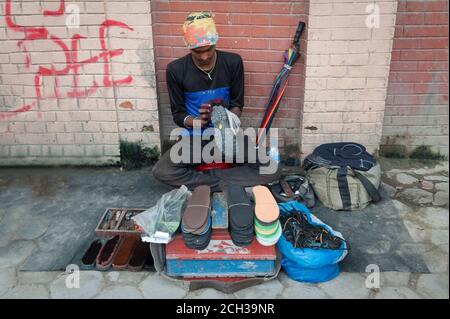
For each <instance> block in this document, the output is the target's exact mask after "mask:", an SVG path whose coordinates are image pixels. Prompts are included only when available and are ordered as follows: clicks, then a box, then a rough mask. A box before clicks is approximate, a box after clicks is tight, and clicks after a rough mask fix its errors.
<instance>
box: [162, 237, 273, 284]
mask: <svg viewBox="0 0 450 319" xmlns="http://www.w3.org/2000/svg"><path fill="white" fill-rule="evenodd" d="M275 263H276V250H275V246H270V247H266V246H262V245H260V244H259V243H258V242H257V241H256V240H254V241H253V242H252V244H250V245H249V246H246V247H238V246H235V245H234V244H233V242H232V241H231V238H230V235H229V233H228V231H226V230H218V229H215V230H213V233H212V238H211V242H210V244H209V245H208V247H207V248H206V249H204V250H195V249H189V248H187V247H186V246H185V244H184V241H183V238H182V236H181V234H177V235H176V237H175V239H174V240H173V241H171V242H170V243H169V244H167V246H166V266H167V274H168V275H169V276H183V277H194V278H195V277H255V276H271V275H274V273H275V270H276V268H275Z"/></svg>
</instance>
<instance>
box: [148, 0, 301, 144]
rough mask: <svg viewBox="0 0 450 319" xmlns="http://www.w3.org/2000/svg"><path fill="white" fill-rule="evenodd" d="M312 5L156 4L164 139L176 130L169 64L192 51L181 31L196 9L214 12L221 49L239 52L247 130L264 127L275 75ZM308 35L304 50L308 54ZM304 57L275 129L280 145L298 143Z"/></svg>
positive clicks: (291, 79)
mask: <svg viewBox="0 0 450 319" xmlns="http://www.w3.org/2000/svg"><path fill="white" fill-rule="evenodd" d="M308 2H309V1H162V0H155V1H152V17H153V32H154V43H155V63H156V72H157V81H158V94H159V96H158V98H159V108H160V117H161V131H162V138H163V140H168V135H169V133H170V130H171V129H172V128H174V127H175V124H174V122H173V120H172V116H171V114H170V105H169V102H168V94H167V86H166V82H165V70H166V66H167V64H168V63H169V62H170V61H173V60H174V59H176V58H179V57H182V56H184V55H186V54H188V53H189V51H188V50H187V49H186V47H185V44H184V41H183V37H182V31H181V27H182V24H183V22H184V20H185V18H186V16H187V15H188V13H189V12H191V11H211V12H212V13H213V14H214V19H215V21H216V25H217V30H218V33H219V41H218V43H217V48H218V49H220V50H226V51H231V52H236V53H239V54H240V55H241V56H242V58H243V60H244V69H245V108H244V113H243V115H242V123H243V127H244V128H245V127H259V124H260V121H261V118H262V116H263V114H264V106H265V103H266V102H267V99H268V97H269V94H270V90H271V88H272V84H273V81H274V80H275V77H276V75H277V74H278V72H279V71H280V69H281V67H282V66H283V53H284V50H286V49H287V48H288V47H289V46H290V44H291V42H292V39H293V36H294V34H295V29H296V27H297V24H298V22H299V21H304V22H307V10H308ZM306 36H307V35H306V32H305V34H304V35H303V37H302V41H301V44H300V45H301V49H302V52H303V55H304V53H305V44H306V41H305V39H306ZM303 63H304V58H303V57H302V58H301V60H300V61H298V62H297V64H296V66H295V67H294V69H293V70H292V71H291V74H290V77H289V84H288V87H287V89H286V91H285V94H284V98H283V99H282V101H281V106H280V110H279V111H278V113H277V117H276V119H275V120H274V122H273V124H272V127H279V128H281V129H280V132H279V135H280V136H281V141H280V146H283V145H285V144H292V143H298V137H299V127H300V112H301V108H302V104H303V88H304V64H303Z"/></svg>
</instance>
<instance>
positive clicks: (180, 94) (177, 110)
mask: <svg viewBox="0 0 450 319" xmlns="http://www.w3.org/2000/svg"><path fill="white" fill-rule="evenodd" d="M166 79H167V90H168V92H169V99H170V108H171V111H172V117H173V121H174V122H175V124H177V125H178V126H181V127H185V126H184V119H185V118H186V116H188V114H187V112H186V107H185V102H184V91H183V87H182V85H181V83H180V82H179V81H178V80H177V78H176V77H175V75H174V74H173V71H172V70H170V68H167V70H166Z"/></svg>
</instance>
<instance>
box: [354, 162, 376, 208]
mask: <svg viewBox="0 0 450 319" xmlns="http://www.w3.org/2000/svg"><path fill="white" fill-rule="evenodd" d="M353 172H354V173H355V176H356V177H357V178H358V179H359V181H360V182H361V184H362V185H363V186H364V188H365V189H366V191H367V193H368V194H369V196H370V198H372V201H373V202H374V203H377V202H379V201H380V200H381V195H380V192H379V191H378V190H377V189H376V188H375V186H374V185H373V184H372V182H371V181H370V180H369V179H368V178H367V177H365V176H364V175H363V174H361V173H360V172H358V171H357V170H353Z"/></svg>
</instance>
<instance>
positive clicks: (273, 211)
mask: <svg viewBox="0 0 450 319" xmlns="http://www.w3.org/2000/svg"><path fill="white" fill-rule="evenodd" d="M252 191H253V195H254V197H255V215H256V217H257V218H258V219H259V220H260V221H262V222H264V223H271V222H273V221H275V220H276V219H278V217H279V215H280V209H279V208H278V205H277V201H276V200H275V198H274V197H273V195H272V193H271V192H270V190H269V189H268V188H267V187H265V186H255V187H253V189H252Z"/></svg>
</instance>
